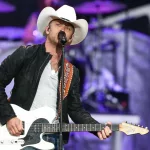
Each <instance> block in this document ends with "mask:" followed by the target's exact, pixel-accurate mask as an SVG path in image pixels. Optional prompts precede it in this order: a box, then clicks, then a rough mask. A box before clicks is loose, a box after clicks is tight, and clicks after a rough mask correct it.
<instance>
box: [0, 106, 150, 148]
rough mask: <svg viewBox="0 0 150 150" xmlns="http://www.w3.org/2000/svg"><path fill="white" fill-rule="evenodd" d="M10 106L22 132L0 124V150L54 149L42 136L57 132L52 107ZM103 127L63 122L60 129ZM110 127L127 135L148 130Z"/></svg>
mask: <svg viewBox="0 0 150 150" xmlns="http://www.w3.org/2000/svg"><path fill="white" fill-rule="evenodd" d="M11 106H12V107H13V109H14V111H15V113H16V115H17V117H18V118H20V119H21V120H22V121H23V126H24V133H23V135H20V136H12V135H10V134H9V132H8V130H7V127H6V125H4V126H1V125H0V150H21V149H23V148H25V147H28V146H31V147H35V148H37V149H44V150H45V149H46V150H52V149H55V146H54V144H53V143H50V142H47V141H45V140H43V138H42V136H43V135H44V134H47V133H48V134H50V133H52V134H53V133H57V132H59V124H51V123H52V122H53V119H54V118H55V116H56V113H55V111H54V110H53V109H51V108H49V107H42V108H39V109H36V110H33V111H26V110H24V109H22V108H21V107H19V106H17V105H14V104H11ZM104 127H105V125H103V124H63V125H62V131H63V132H71V131H101V130H102V129H103V128H104ZM111 129H112V131H122V132H124V133H126V134H127V135H131V134H137V133H139V134H141V135H143V134H146V133H148V132H149V130H148V129H147V128H143V127H140V126H136V125H133V124H128V123H121V124H119V125H111Z"/></svg>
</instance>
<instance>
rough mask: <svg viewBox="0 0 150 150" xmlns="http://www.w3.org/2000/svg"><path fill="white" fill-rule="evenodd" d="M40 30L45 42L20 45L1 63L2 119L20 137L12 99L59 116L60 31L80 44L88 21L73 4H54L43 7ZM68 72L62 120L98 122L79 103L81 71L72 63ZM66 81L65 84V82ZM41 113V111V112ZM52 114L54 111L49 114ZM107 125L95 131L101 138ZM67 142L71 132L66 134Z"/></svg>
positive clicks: (20, 127) (12, 133)
mask: <svg viewBox="0 0 150 150" xmlns="http://www.w3.org/2000/svg"><path fill="white" fill-rule="evenodd" d="M37 27H38V30H39V31H40V32H41V33H42V34H43V35H45V36H46V41H45V43H44V44H39V45H33V46H27V47H24V46H21V47H20V48H18V49H17V50H16V51H15V52H14V53H13V54H12V55H10V56H8V58H6V59H5V60H4V61H3V63H2V64H1V66H0V121H1V123H2V124H6V126H7V129H8V131H9V133H10V134H11V135H14V136H19V135H20V134H21V133H22V131H23V125H22V121H21V118H18V117H17V116H16V114H15V112H14V110H13V109H12V107H11V105H10V102H11V103H13V104H16V105H18V106H20V107H22V108H24V109H26V110H35V109H38V108H41V107H43V106H45V105H46V106H48V107H49V108H51V109H53V110H54V111H55V112H57V113H56V114H57V115H59V111H60V108H59V98H60V96H59V95H60V94H61V93H60V90H59V85H60V83H59V82H60V81H61V80H60V70H61V55H62V46H61V44H60V43H59V40H58V33H60V31H64V32H65V34H66V39H67V44H71V45H75V44H78V43H80V42H81V41H82V40H83V39H84V38H85V37H86V35H87V32H88V24H87V22H86V21H85V20H84V19H79V20H76V14H75V11H74V9H73V8H72V7H70V6H67V5H63V6H62V7H60V8H59V9H58V10H57V11H55V10H54V9H53V8H51V7H46V8H45V9H43V10H42V11H41V13H40V15H39V17H38V20H37ZM65 62H66V63H65V65H66V66H68V65H70V68H69V70H71V69H72V71H69V72H67V73H68V74H67V73H66V70H67V69H66V70H65V71H64V72H65V73H66V74H65V75H69V76H65V77H66V79H67V80H65V83H66V87H65V89H64V99H63V101H62V106H63V110H62V112H63V114H62V116H63V118H62V120H63V122H65V123H68V122H69V121H68V115H69V116H70V117H71V119H72V120H73V121H74V122H75V123H82V124H94V123H98V122H97V121H96V120H94V119H93V118H92V117H91V116H90V114H89V113H88V112H86V111H85V110H84V109H83V108H82V106H81V103H80V95H79V71H78V69H77V68H76V67H74V66H73V65H72V64H70V63H69V62H67V61H65ZM13 78H14V88H13V90H12V95H11V98H10V102H9V101H8V100H7V96H6V93H5V87H6V86H7V85H8V84H9V83H10V81H11V80H12V79H13ZM65 83H64V84H65ZM41 113H42V112H41ZM48 115H49V117H50V115H51V114H48ZM111 132H112V131H111V130H110V128H109V127H108V126H106V127H105V128H104V130H102V131H99V132H97V133H94V134H96V135H97V136H98V137H99V138H100V139H101V140H103V139H106V138H107V137H109V136H110V135H111ZM63 141H64V143H67V141H68V134H65V135H64V137H63Z"/></svg>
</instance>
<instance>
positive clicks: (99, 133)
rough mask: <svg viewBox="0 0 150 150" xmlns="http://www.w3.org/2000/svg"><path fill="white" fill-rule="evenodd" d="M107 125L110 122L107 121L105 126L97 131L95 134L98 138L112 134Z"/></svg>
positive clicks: (105, 137) (102, 138)
mask: <svg viewBox="0 0 150 150" xmlns="http://www.w3.org/2000/svg"><path fill="white" fill-rule="evenodd" d="M107 125H111V123H110V122H107V124H106V127H105V128H104V129H103V130H102V131H99V132H97V135H98V137H99V138H100V140H104V139H107V138H108V137H110V136H111V134H112V130H111V129H110V127H109V126H107Z"/></svg>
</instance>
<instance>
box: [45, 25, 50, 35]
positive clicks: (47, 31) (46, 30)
mask: <svg viewBox="0 0 150 150" xmlns="http://www.w3.org/2000/svg"><path fill="white" fill-rule="evenodd" d="M49 29H50V27H49V26H47V27H46V29H45V33H46V35H48V34H49Z"/></svg>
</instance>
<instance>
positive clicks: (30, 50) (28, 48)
mask: <svg viewBox="0 0 150 150" xmlns="http://www.w3.org/2000/svg"><path fill="white" fill-rule="evenodd" d="M40 46H41V44H34V45H22V46H21V47H20V48H21V50H23V51H24V53H25V56H26V57H30V56H31V55H33V54H34V53H35V52H37V50H38V49H39V48H40Z"/></svg>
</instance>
